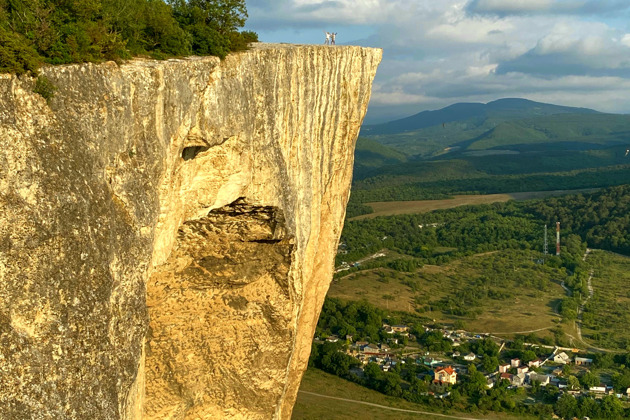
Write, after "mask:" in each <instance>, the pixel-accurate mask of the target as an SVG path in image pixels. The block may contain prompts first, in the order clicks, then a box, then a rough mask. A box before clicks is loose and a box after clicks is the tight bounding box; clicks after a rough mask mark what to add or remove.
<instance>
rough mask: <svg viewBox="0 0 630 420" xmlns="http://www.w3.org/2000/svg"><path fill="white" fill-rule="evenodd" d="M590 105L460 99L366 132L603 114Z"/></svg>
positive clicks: (394, 132)
mask: <svg viewBox="0 0 630 420" xmlns="http://www.w3.org/2000/svg"><path fill="white" fill-rule="evenodd" d="M599 113H600V112H598V111H595V110H593V109H588V108H577V107H569V106H561V105H553V104H547V103H543V102H535V101H530V100H528V99H520V98H504V99H498V100H496V101H492V102H488V103H487V104H483V103H467V102H462V103H456V104H453V105H449V106H447V107H445V108H442V109H438V110H435V111H423V112H420V113H418V114H415V115H412V116H410V117H406V118H402V119H399V120H394V121H390V122H387V123H383V124H376V125H364V126H363V127H362V129H361V134H362V135H364V136H373V135H383V134H399V133H404V132H409V131H415V130H420V129H423V128H428V127H433V126H440V125H442V124H447V123H451V122H455V121H463V120H470V119H481V120H485V119H487V118H493V119H496V120H500V121H505V120H514V119H524V118H533V117H540V116H547V115H555V114H599Z"/></svg>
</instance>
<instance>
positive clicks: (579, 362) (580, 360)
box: [573, 356, 593, 366]
mask: <svg viewBox="0 0 630 420" xmlns="http://www.w3.org/2000/svg"><path fill="white" fill-rule="evenodd" d="M573 360H574V361H575V365H576V366H590V365H591V364H592V363H593V359H587V358H586V357H578V356H575V359H573Z"/></svg>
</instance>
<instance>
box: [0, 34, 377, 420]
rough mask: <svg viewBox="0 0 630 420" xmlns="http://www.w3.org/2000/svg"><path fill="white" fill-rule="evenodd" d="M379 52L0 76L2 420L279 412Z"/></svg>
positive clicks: (315, 297)
mask: <svg viewBox="0 0 630 420" xmlns="http://www.w3.org/2000/svg"><path fill="white" fill-rule="evenodd" d="M380 57H381V52H380V50H372V49H364V48H359V47H325V46H289V45H264V44H260V45H258V46H256V47H254V48H253V49H251V50H250V51H247V52H244V53H239V54H234V55H231V56H229V57H228V58H227V59H226V60H224V61H222V62H220V61H219V60H218V59H216V58H212V57H210V58H189V59H182V60H169V61H151V60H134V61H131V62H129V63H126V64H123V65H120V66H118V65H116V64H114V63H105V64H101V65H93V64H82V65H70V66H59V67H48V68H45V69H43V70H42V73H43V74H44V75H45V76H46V77H47V78H48V79H50V80H51V81H52V82H53V83H54V84H55V85H56V86H57V87H58V90H57V92H56V94H55V96H54V97H53V98H52V99H50V100H49V101H48V102H47V101H46V100H45V99H43V98H42V97H41V96H39V95H38V94H35V93H33V87H34V84H35V82H34V80H33V79H31V78H28V77H15V76H11V75H0V147H1V149H2V153H0V209H1V211H0V407H1V409H0V418H2V419H88V418H89V419H108V420H111V419H140V418H146V419H198V418H208V419H210V418H222V417H248V418H289V417H290V415H291V408H292V405H293V402H294V401H295V397H296V394H297V388H298V386H299V381H300V379H301V375H302V372H303V370H304V369H305V367H306V363H307V360H308V355H309V352H310V344H311V338H312V334H313V331H314V328H315V324H316V321H317V318H318V315H319V310H320V308H321V305H322V302H323V299H324V295H325V293H326V291H327V289H328V285H329V282H330V280H331V276H332V264H333V258H334V254H335V251H336V246H337V241H338V238H339V235H340V233H341V228H342V223H343V216H344V212H345V206H346V202H347V200H348V196H349V187H350V180H351V175H352V163H353V151H354V143H355V140H356V137H357V134H358V130H359V126H360V124H361V121H362V119H363V116H364V114H365V111H366V107H367V103H368V100H369V96H370V89H371V83H372V79H373V77H374V74H375V71H376V67H377V65H378V63H379V61H380Z"/></svg>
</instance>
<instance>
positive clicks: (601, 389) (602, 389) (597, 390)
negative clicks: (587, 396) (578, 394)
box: [588, 384, 606, 394]
mask: <svg viewBox="0 0 630 420" xmlns="http://www.w3.org/2000/svg"><path fill="white" fill-rule="evenodd" d="M588 390H589V391H591V392H595V393H600V394H603V393H605V392H606V385H604V384H599V385H596V386H592V387H590V388H589V389H588Z"/></svg>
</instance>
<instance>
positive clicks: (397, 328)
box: [392, 325, 409, 333]
mask: <svg viewBox="0 0 630 420" xmlns="http://www.w3.org/2000/svg"><path fill="white" fill-rule="evenodd" d="M392 330H394V332H397V333H404V332H407V331H408V330H409V327H408V326H406V325H392Z"/></svg>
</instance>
